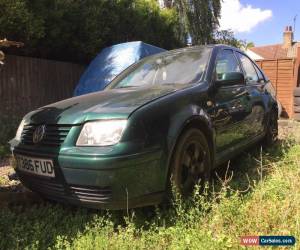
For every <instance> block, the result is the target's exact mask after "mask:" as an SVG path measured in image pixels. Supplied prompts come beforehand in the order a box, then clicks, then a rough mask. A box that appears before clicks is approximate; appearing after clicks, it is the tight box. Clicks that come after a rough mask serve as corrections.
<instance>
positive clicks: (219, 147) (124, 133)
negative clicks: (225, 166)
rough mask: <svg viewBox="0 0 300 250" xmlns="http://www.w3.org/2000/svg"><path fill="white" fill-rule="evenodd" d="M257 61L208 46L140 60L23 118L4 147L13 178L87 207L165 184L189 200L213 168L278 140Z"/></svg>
mask: <svg viewBox="0 0 300 250" xmlns="http://www.w3.org/2000/svg"><path fill="white" fill-rule="evenodd" d="M270 88H272V87H271V85H270V82H269V81H268V79H267V78H266V77H265V76H264V74H263V73H262V72H261V70H260V69H259V68H258V67H257V65H256V64H255V63H254V62H253V61H251V60H250V59H249V58H248V57H247V56H246V55H245V54H244V53H243V52H241V51H240V50H238V49H236V48H232V47H228V46H223V45H214V46H213V45H212V46H200V47H191V48H184V49H180V50H174V51H169V52H165V53H161V54H158V55H155V56H151V57H147V58H145V59H143V60H142V61H140V62H138V63H136V64H134V65H133V66H131V67H130V68H128V69H127V70H125V71H124V72H123V73H121V74H120V75H119V76H118V77H117V78H116V79H115V80H114V81H113V82H111V84H110V85H109V86H108V87H107V88H106V89H105V91H102V92H97V93H93V94H88V95H84V96H80V97H75V98H71V99H67V100H64V101H61V102H57V103H54V104H51V105H48V106H45V107H42V108H40V109H37V110H35V111H33V112H30V113H29V114H27V115H26V116H25V117H24V119H23V121H22V122H21V124H20V127H19V129H18V131H17V134H16V137H15V138H14V139H13V140H12V141H11V148H12V152H13V155H14V157H15V159H16V172H17V174H18V175H19V177H20V180H21V182H22V183H23V184H24V185H25V186H27V187H28V188H29V189H31V190H33V191H35V192H37V193H39V194H40V195H41V196H43V197H45V198H47V199H51V200H56V201H62V202H67V203H71V204H76V205H83V206H88V207H93V208H110V209H121V208H126V207H137V206H145V205H151V204H157V203H160V202H161V201H163V199H164V198H165V197H166V194H167V193H169V192H168V190H169V188H170V183H171V182H173V183H174V185H175V186H176V187H177V189H178V191H179V192H181V193H182V194H183V195H188V194H189V193H190V192H191V191H192V189H193V187H194V185H195V183H199V180H200V183H202V181H204V180H206V179H207V178H208V177H209V173H210V172H211V170H212V169H213V168H215V167H216V166H218V165H220V164H221V163H224V162H226V161H228V160H229V159H230V158H232V157H233V156H235V155H237V154H238V153H239V152H241V150H244V149H245V148H247V147H249V146H250V145H252V144H254V143H257V142H258V141H261V140H262V139H264V140H265V141H266V142H268V143H272V142H273V141H275V140H276V137H277V116H278V114H277V113H278V111H277V102H276V100H275V98H274V96H272V94H271V93H270V92H269V91H268V89H270Z"/></svg>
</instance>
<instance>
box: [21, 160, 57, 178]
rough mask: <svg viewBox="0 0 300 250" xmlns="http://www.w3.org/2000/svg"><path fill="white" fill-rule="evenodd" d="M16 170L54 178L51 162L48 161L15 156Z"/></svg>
mask: <svg viewBox="0 0 300 250" xmlns="http://www.w3.org/2000/svg"><path fill="white" fill-rule="evenodd" d="M15 159H16V166H17V169H19V170H20V171H23V172H27V173H31V174H35V175H41V176H48V177H55V173H54V167H53V161H52V160H49V159H40V158H33V157H28V156H23V155H15Z"/></svg>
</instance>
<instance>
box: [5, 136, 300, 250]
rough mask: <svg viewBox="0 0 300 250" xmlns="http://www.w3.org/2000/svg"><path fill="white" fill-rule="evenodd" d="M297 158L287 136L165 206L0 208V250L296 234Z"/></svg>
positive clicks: (299, 151) (221, 242) (197, 242)
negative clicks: (206, 186)
mask: <svg viewBox="0 0 300 250" xmlns="http://www.w3.org/2000/svg"><path fill="white" fill-rule="evenodd" d="M299 159H300V145H298V144H295V143H291V142H290V141H283V142H281V143H279V144H278V145H276V146H274V147H273V148H271V149H269V150H268V151H263V152H261V151H260V149H259V148H257V149H253V150H252V151H251V152H250V153H249V154H243V155H241V156H240V157H239V158H237V159H235V160H234V161H232V162H231V163H230V165H229V167H228V168H227V167H226V166H224V167H223V169H220V170H218V171H217V174H216V177H215V178H214V181H213V185H212V187H210V188H209V189H206V191H205V192H204V194H199V193H198V192H195V193H194V196H193V198H192V199H190V200H189V201H186V202H181V200H180V199H179V198H178V197H177V198H176V199H175V201H174V204H173V206H171V207H169V208H161V207H157V208H144V209H134V210H130V211H129V213H128V214H127V212H126V211H124V212H108V211H90V210H86V209H76V208H70V207H63V206H61V205H55V204H49V203H46V204H42V205H35V206H31V207H11V208H5V209H1V210H0V249H45V248H51V249H205V250H206V249H240V248H241V246H240V236H245V235H293V236H295V237H296V239H299V237H300V197H299V196H300V192H299V190H300V168H299ZM297 248H299V247H298V246H295V249H297ZM264 249H265V248H264Z"/></svg>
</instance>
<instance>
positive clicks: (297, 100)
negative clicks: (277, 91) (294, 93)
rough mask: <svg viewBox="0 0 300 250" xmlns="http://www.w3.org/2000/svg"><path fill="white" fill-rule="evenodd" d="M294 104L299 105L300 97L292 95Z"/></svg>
mask: <svg viewBox="0 0 300 250" xmlns="http://www.w3.org/2000/svg"><path fill="white" fill-rule="evenodd" d="M294 105H295V106H300V97H294Z"/></svg>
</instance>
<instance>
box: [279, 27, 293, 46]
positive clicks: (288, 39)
mask: <svg viewBox="0 0 300 250" xmlns="http://www.w3.org/2000/svg"><path fill="white" fill-rule="evenodd" d="M293 40H294V33H293V30H292V26H286V27H285V30H284V32H283V46H282V47H283V48H284V49H288V48H290V47H292V43H293Z"/></svg>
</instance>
